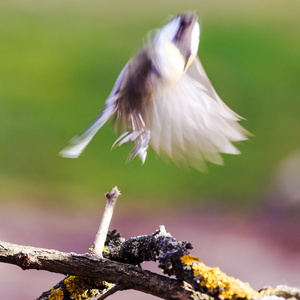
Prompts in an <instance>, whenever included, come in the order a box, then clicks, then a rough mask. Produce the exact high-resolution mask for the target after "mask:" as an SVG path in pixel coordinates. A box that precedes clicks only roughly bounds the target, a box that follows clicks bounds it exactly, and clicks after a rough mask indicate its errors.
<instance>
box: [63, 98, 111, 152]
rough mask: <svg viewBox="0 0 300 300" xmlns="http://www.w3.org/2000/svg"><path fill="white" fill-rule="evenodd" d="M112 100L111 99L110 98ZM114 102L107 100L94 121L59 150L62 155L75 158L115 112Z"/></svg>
mask: <svg viewBox="0 0 300 300" xmlns="http://www.w3.org/2000/svg"><path fill="white" fill-rule="evenodd" d="M110 100H112V99H110ZM115 110H116V102H115V101H107V103H106V106H105V108H104V109H103V111H102V112H101V114H100V115H99V116H98V117H97V118H96V119H95V121H94V122H93V123H92V124H91V125H90V126H89V127H88V128H87V129H86V130H85V131H84V132H83V133H82V134H81V135H79V136H76V137H74V138H73V139H72V140H71V141H70V143H69V145H68V146H67V147H66V148H65V149H63V150H62V151H60V152H59V154H60V155H61V156H63V157H67V158H77V157H78V156H79V155H80V154H81V153H82V152H83V150H84V149H85V147H86V146H87V145H88V144H89V142H90V141H91V139H92V138H93V137H94V135H95V134H96V133H97V131H98V130H99V129H100V128H101V127H102V126H103V125H104V124H105V123H106V121H107V120H108V119H109V118H110V117H111V116H112V115H113V114H114V113H115Z"/></svg>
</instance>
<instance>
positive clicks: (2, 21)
mask: <svg viewBox="0 0 300 300" xmlns="http://www.w3.org/2000/svg"><path fill="white" fill-rule="evenodd" d="M181 10H196V11H197V13H198V15H199V20H200V25H201V37H200V46H199V56H200V59H201V61H202V63H203V65H204V68H205V69H206V72H207V73H208V76H209V78H210V80H211V81H212V83H213V85H214V87H215V89H216V91H217V92H218V94H219V95H220V97H221V98H222V99H223V100H224V101H225V103H226V104H228V105H229V107H231V108H232V109H233V110H234V111H236V112H237V113H238V114H240V115H241V116H243V117H244V118H245V119H246V120H245V121H242V123H241V124H242V125H243V126H244V127H245V128H246V129H248V130H249V131H250V132H251V133H252V134H253V137H251V138H250V139H249V141H246V142H243V143H240V144H239V145H237V146H238V148H239V149H240V150H241V152H242V155H239V156H229V155H224V161H225V166H224V167H220V166H215V165H212V164H208V165H207V169H208V171H207V172H206V173H200V172H198V171H195V170H182V169H180V168H178V167H176V166H175V165H174V164H173V163H172V162H164V161H162V160H161V159H160V158H158V157H157V155H155V153H154V152H153V151H149V152H148V157H147V160H146V163H145V165H144V166H143V167H142V166H141V163H140V161H138V160H137V159H136V160H135V161H133V162H132V163H131V164H126V163H125V160H126V157H127V155H128V153H129V151H130V149H131V147H132V146H131V145H125V146H122V147H121V148H117V149H114V150H111V145H112V143H113V142H114V141H115V139H116V138H117V135H116V133H115V132H114V131H113V129H112V127H111V126H110V125H109V124H107V125H105V126H104V127H103V128H102V129H101V130H100V131H99V133H98V134H97V135H96V136H95V138H94V139H93V141H92V142H91V144H90V145H89V146H88V147H87V149H86V151H85V152H84V154H83V155H82V156H81V157H80V158H79V159H76V160H72V159H64V158H61V157H59V156H58V152H59V151H60V150H61V149H62V148H64V147H65V146H66V144H67V142H68V141H69V140H70V139H71V138H72V137H73V136H74V135H76V134H78V133H80V132H81V131H82V130H83V129H84V128H85V127H86V126H87V125H88V124H89V123H90V122H91V121H92V120H93V119H94V117H95V116H96V115H97V114H98V112H99V111H100V110H101V109H102V107H103V105H104V102H105V100H106V98H107V96H108V94H109V93H110V91H111V89H112V87H113V84H114V82H115V80H116V78H117V76H118V74H119V72H120V71H121V69H122V68H123V66H124V65H125V63H126V62H127V61H128V59H129V58H130V57H131V56H132V55H133V54H134V53H135V52H136V50H137V49H138V48H139V46H140V45H141V44H142V41H143V39H144V38H145V36H146V34H147V32H149V30H151V29H154V28H158V27H161V26H162V25H164V24H165V23H166V22H167V21H168V20H169V16H170V15H175V14H177V13H178V12H179V11H181ZM299 11H300V2H299V1H298V0H280V1H272V0H263V1H261V0H260V1H258V0H251V1H248V0H245V1H239V0H226V1H221V0H210V1H199V0H195V1H192V0H186V1H179V0H178V1H177V0H176V1H175V0H173V1H172V2H170V1H167V0H163V1H161V0H152V1H138V0H128V1H126V2H124V1H120V0H117V1H110V2H109V1H100V0H99V1H92V0H85V1H79V0H72V1H70V0H66V1H58V0H52V1H48V0H47V1H37V0H14V1H11V0H2V1H1V2H0V103H1V109H0V141H1V147H0V205H1V206H0V207H1V209H0V239H1V240H5V241H7V242H12V243H19V244H26V245H32V246H37V247H47V248H55V249H58V250H62V251H73V252H86V251H87V250H88V248H89V247H90V246H91V244H92V243H93V240H94V236H95V234H96V232H97V226H98V224H99V222H100V217H101V214H102V210H103V208H104V206H105V197H104V193H105V192H107V191H110V190H111V188H112V187H113V186H115V185H117V186H118V187H119V189H120V190H121V192H122V196H121V197H120V198H119V201H118V204H117V207H116V212H115V215H114V217H113V222H112V225H111V228H116V229H118V230H119V231H120V232H121V234H122V235H123V236H124V237H125V238H129V237H131V236H134V235H139V234H150V233H152V232H154V231H155V230H156V229H157V228H158V226H159V225H160V224H164V225H166V229H167V231H169V232H171V234H172V235H173V236H174V237H176V238H178V239H179V240H189V241H190V242H191V243H192V244H193V245H194V250H193V252H192V254H194V255H196V256H200V258H201V259H202V260H203V261H204V262H205V263H206V264H208V265H210V266H219V267H220V268H221V270H223V271H225V272H226V273H228V275H231V276H235V277H238V278H239V279H241V280H244V281H248V282H249V283H250V284H251V285H252V286H253V287H254V288H261V287H263V286H264V285H276V284H289V285H299V283H300V218H299V216H300V139H299V128H300V118H299V112H300V101H299V95H300V84H299V79H300V18H299ZM147 267H149V268H150V269H152V270H154V271H157V267H156V266H155V265H151V264H150V265H149V266H147ZM61 278H63V277H62V276H60V275H55V274H50V273H47V272H43V271H26V273H24V271H22V270H21V269H18V268H17V267H14V266H10V265H5V264H1V265H0V292H1V294H2V297H3V298H8V299H20V298H21V297H22V299H33V298H35V297H37V296H39V295H40V294H41V293H42V292H43V291H45V290H47V289H49V288H51V287H52V285H54V284H55V283H56V282H57V281H58V280H60V279H61ZM121 297H122V298H121ZM125 297H129V298H130V299H140V298H141V297H143V299H153V298H154V297H152V296H147V295H142V294H140V293H136V292H123V294H121V293H119V294H116V295H114V296H113V297H111V299H119V298H121V299H125Z"/></svg>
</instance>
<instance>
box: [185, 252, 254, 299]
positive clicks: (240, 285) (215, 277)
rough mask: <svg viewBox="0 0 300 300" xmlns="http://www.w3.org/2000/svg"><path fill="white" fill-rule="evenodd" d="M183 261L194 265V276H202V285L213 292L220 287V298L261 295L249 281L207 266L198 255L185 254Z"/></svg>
mask: <svg viewBox="0 0 300 300" xmlns="http://www.w3.org/2000/svg"><path fill="white" fill-rule="evenodd" d="M181 262H182V263H184V264H185V265H187V266H191V267H192V270H193V275H194V277H200V285H201V286H203V287H206V288H207V289H208V290H209V291H211V292H213V291H214V290H215V289H217V288H218V290H220V291H221V292H220V294H219V295H218V296H219V298H220V299H236V298H246V299H252V298H253V297H257V296H259V293H258V292H256V291H255V290H253V289H252V288H251V287H250V285H249V283H244V282H242V281H240V280H238V279H235V278H233V277H229V276H227V275H226V274H225V273H223V272H221V270H220V269H219V268H211V267H208V266H206V265H205V264H204V263H202V262H201V261H200V259H199V258H198V257H195V256H192V255H184V256H182V257H181Z"/></svg>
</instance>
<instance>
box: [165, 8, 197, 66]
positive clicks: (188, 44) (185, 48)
mask: <svg viewBox="0 0 300 300" xmlns="http://www.w3.org/2000/svg"><path fill="white" fill-rule="evenodd" d="M199 36H200V26H199V23H198V17H197V15H196V13H195V12H181V13H179V14H178V15H176V16H175V17H174V18H173V19H172V20H171V21H170V22H169V23H168V24H166V25H165V26H164V27H163V28H162V29H161V33H160V38H162V39H167V40H169V41H170V42H171V43H172V44H173V45H174V46H176V48H177V49H178V50H179V51H180V53H181V55H182V57H183V59H184V70H186V69H187V68H188V67H189V65H190V64H191V63H192V61H193V59H194V58H195V56H196V55H197V52H198V46H199Z"/></svg>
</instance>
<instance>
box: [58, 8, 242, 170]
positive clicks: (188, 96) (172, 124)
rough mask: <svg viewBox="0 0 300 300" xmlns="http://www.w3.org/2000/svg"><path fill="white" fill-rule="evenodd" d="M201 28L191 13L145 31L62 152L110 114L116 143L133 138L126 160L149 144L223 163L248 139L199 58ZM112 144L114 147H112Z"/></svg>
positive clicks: (71, 153) (70, 153) (183, 157)
mask: <svg viewBox="0 0 300 300" xmlns="http://www.w3.org/2000/svg"><path fill="white" fill-rule="evenodd" d="M199 36H200V27H199V24H198V22H197V16H196V14H195V13H194V12H187V13H180V14H178V15H177V16H176V17H175V18H174V19H173V20H172V21H170V22H169V23H168V24H166V25H165V26H164V27H162V28H161V29H160V30H156V31H155V32H154V33H152V34H151V35H149V37H148V39H147V41H146V43H145V44H144V46H143V47H142V48H141V49H140V50H139V51H138V52H137V54H136V55H135V56H134V57H133V58H132V59H130V60H129V62H128V63H127V64H126V65H125V67H124V68H123V70H122V71H121V73H120V75H119V77H118V78H117V81H116V83H115V85H114V87H113V89H112V91H111V93H110V95H109V97H108V99H107V100H106V104H105V107H104V109H103V111H102V112H101V114H100V115H99V116H98V117H97V118H96V120H95V121H94V122H93V123H92V124H91V125H90V126H89V127H88V128H87V130H86V131H85V132H84V133H83V134H81V135H80V136H78V137H76V138H74V139H73V140H72V141H71V142H70V144H69V146H67V147H66V148H65V149H64V150H63V151H61V152H60V154H61V155H62V156H64V157H71V158H76V157H78V156H79V155H80V154H81V153H82V151H83V150H84V149H85V147H86V146H87V145H88V143H89V142H90V140H91V139H92V138H93V136H94V135H95V134H96V132H97V131H98V130H99V129H100V128H101V127H102V126H103V125H104V123H105V122H106V121H107V120H108V119H109V118H110V117H112V116H115V124H116V125H117V127H118V128H119V130H120V131H121V132H122V131H124V132H123V133H122V134H121V135H120V137H119V138H118V139H117V140H116V142H115V143H114V145H119V146H121V145H122V144H124V143H127V142H133V143H134V144H135V145H134V148H133V149H132V151H131V152H130V154H129V159H133V158H134V157H135V156H137V155H138V156H139V157H140V159H141V160H142V163H144V162H145V159H146V155H147V150H148V147H149V145H150V146H151V147H152V148H153V149H154V150H155V151H156V152H157V153H158V154H159V155H161V156H168V157H170V158H171V159H172V160H173V161H174V162H175V163H177V164H179V165H186V164H188V165H191V166H193V167H195V168H197V169H200V170H201V169H203V168H204V160H207V161H210V162H213V163H216V164H221V163H222V158H221V156H220V154H219V153H229V154H238V153H239V151H238V150H237V149H236V148H235V146H233V144H232V142H237V141H241V140H245V139H246V135H247V131H246V130H245V129H244V128H243V127H242V126H240V125H239V124H238V121H239V120H240V119H241V118H240V117H239V116H238V115H237V114H236V113H234V112H233V111H232V110H231V109H230V108H228V107H227V106H226V104H225V103H224V102H223V101H222V100H221V99H220V97H219V96H218V95H217V93H216V92H215V90H214V88H213V86H212V84H211V83H210V81H209V79H208V77H207V75H206V73H205V71H204V69H203V67H202V65H201V62H200V60H199V58H198V57H197V52H198V45H199ZM114 145H113V146H114Z"/></svg>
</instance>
